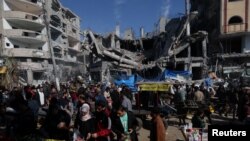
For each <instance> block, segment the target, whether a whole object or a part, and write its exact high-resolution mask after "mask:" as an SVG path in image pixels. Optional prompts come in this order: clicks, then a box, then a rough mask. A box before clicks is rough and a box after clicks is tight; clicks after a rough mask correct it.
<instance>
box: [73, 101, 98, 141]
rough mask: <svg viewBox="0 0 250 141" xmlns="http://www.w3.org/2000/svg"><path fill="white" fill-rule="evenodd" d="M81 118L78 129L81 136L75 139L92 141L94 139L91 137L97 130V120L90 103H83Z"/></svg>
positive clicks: (76, 140) (75, 140) (77, 140)
mask: <svg viewBox="0 0 250 141" xmlns="http://www.w3.org/2000/svg"><path fill="white" fill-rule="evenodd" d="M79 118H80V120H79V124H78V127H77V129H78V131H79V136H78V137H77V138H76V139H74V141H82V140H85V141H86V140H88V141H92V140H94V139H93V138H91V134H92V133H94V132H95V129H94V127H95V120H94V118H93V117H92V116H91V113H90V107H89V105H88V104H86V103H85V104H83V105H82V107H81V108H80V117H79Z"/></svg>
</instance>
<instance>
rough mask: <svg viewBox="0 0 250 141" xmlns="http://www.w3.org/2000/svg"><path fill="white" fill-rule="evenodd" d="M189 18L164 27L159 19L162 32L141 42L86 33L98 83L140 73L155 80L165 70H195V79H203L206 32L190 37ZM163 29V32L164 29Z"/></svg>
mask: <svg viewBox="0 0 250 141" xmlns="http://www.w3.org/2000/svg"><path fill="white" fill-rule="evenodd" d="M194 17H196V15H195V14H194V15H192V16H190V17H189V18H187V17H181V18H173V19H171V20H169V21H168V22H165V24H162V20H160V22H161V23H160V24H158V25H160V26H163V27H164V28H162V27H159V28H157V29H160V30H158V31H159V32H155V31H154V32H152V33H148V34H147V35H146V36H145V35H144V30H143V29H141V37H140V38H138V39H132V38H128V36H127V35H128V34H125V35H126V36H125V37H126V38H121V37H118V36H117V35H116V34H115V33H116V32H114V33H111V34H109V35H108V36H101V35H98V34H94V33H93V32H92V31H86V32H85V33H86V35H85V37H86V38H88V45H86V46H84V48H85V49H86V50H88V51H89V52H90V56H91V58H90V60H91V61H90V62H91V63H90V66H89V70H90V73H91V76H92V77H93V79H95V80H96V81H107V80H110V79H112V78H113V76H114V75H115V74H126V75H130V74H133V73H138V74H140V75H142V76H144V77H155V76H157V75H159V74H160V73H161V72H162V71H163V69H165V68H168V69H174V70H188V71H195V73H196V75H195V77H194V79H200V78H201V77H202V75H203V73H204V68H206V64H207V55H206V50H207V49H206V46H207V32H205V31H197V32H195V33H192V34H190V35H187V33H186V29H187V24H189V21H192V20H193V19H194ZM163 29H164V30H163ZM129 32H131V31H127V32H126V33H129Z"/></svg>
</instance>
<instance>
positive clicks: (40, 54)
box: [3, 48, 50, 58]
mask: <svg viewBox="0 0 250 141" xmlns="http://www.w3.org/2000/svg"><path fill="white" fill-rule="evenodd" d="M3 54H4V55H6V56H11V57H35V58H50V53H49V52H47V51H42V50H38V49H28V48H11V49H4V50H3Z"/></svg>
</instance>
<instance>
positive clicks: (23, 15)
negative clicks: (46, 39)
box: [5, 11, 43, 24]
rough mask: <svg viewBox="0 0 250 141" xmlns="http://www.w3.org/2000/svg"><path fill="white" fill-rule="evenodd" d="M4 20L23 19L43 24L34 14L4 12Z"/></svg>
mask: <svg viewBox="0 0 250 141" xmlns="http://www.w3.org/2000/svg"><path fill="white" fill-rule="evenodd" d="M5 18H6V19H23V20H29V21H32V22H36V23H39V24H43V22H42V19H41V18H40V17H38V16H36V15H34V14H30V13H26V12H21V11H5Z"/></svg>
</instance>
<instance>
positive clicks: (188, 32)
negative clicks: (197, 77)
mask: <svg viewBox="0 0 250 141" xmlns="http://www.w3.org/2000/svg"><path fill="white" fill-rule="evenodd" d="M185 11H186V16H187V24H186V35H187V37H189V36H190V0H185ZM188 60H189V62H188V68H187V69H188V71H192V56H191V46H190V44H189V46H188Z"/></svg>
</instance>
